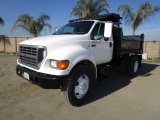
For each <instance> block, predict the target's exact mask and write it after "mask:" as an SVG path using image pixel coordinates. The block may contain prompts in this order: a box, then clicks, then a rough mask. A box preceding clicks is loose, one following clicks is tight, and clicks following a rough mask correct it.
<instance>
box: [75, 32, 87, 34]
mask: <svg viewBox="0 0 160 120" xmlns="http://www.w3.org/2000/svg"><path fill="white" fill-rule="evenodd" d="M75 34H85V32H76V33H75Z"/></svg>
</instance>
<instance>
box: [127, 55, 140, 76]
mask: <svg viewBox="0 0 160 120" xmlns="http://www.w3.org/2000/svg"><path fill="white" fill-rule="evenodd" d="M138 68H139V59H138V57H136V56H132V57H130V59H129V62H128V75H130V76H136V75H137V73H138Z"/></svg>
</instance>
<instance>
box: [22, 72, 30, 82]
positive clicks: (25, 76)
mask: <svg viewBox="0 0 160 120" xmlns="http://www.w3.org/2000/svg"><path fill="white" fill-rule="evenodd" d="M23 77H24V78H26V79H27V80H29V74H28V73H26V72H24V73H23Z"/></svg>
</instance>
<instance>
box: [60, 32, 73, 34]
mask: <svg viewBox="0 0 160 120" xmlns="http://www.w3.org/2000/svg"><path fill="white" fill-rule="evenodd" d="M62 34H73V33H70V32H64V33H62Z"/></svg>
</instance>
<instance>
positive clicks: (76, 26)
mask: <svg viewBox="0 0 160 120" xmlns="http://www.w3.org/2000/svg"><path fill="white" fill-rule="evenodd" d="M93 23H94V21H82V22H74V23H68V24H67V25H65V26H63V27H62V28H60V29H58V31H56V32H55V33H53V35H62V34H86V33H88V32H89V30H90V29H91V27H92V25H93Z"/></svg>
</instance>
